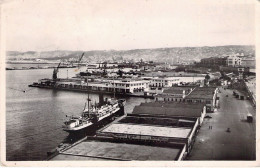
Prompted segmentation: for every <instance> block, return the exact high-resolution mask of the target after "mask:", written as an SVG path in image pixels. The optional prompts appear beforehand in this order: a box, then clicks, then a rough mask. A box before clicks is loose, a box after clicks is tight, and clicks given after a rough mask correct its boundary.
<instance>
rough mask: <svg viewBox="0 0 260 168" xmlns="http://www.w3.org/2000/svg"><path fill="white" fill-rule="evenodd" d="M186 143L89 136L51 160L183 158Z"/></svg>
mask: <svg viewBox="0 0 260 168" xmlns="http://www.w3.org/2000/svg"><path fill="white" fill-rule="evenodd" d="M185 149H186V146H185V144H179V145H168V146H167V147H165V146H163V145H161V146H160V145H159V146H158V145H155V144H152V143H151V144H149V145H147V144H140V143H138V144H137V143H126V142H120V141H118V140H114V139H104V138H94V137H93V138H88V139H86V140H84V141H82V142H80V143H79V144H76V145H74V146H72V147H70V148H68V149H65V150H63V151H60V152H59V154H58V155H56V156H54V157H52V158H50V159H49V160H50V161H61V160H63V161H64V160H68V161H69V160H82V161H83V160H84V161H109V160H110V161H112V160H116V161H132V160H136V161H149V160H150V161H155V160H170V161H174V160H175V161H179V160H182V159H183V157H184V154H185Z"/></svg>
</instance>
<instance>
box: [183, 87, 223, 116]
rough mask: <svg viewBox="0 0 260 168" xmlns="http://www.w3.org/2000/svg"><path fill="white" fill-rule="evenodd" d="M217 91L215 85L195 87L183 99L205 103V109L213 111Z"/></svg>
mask: <svg viewBox="0 0 260 168" xmlns="http://www.w3.org/2000/svg"><path fill="white" fill-rule="evenodd" d="M217 92H218V89H217V88H216V87H197V88H195V89H194V90H193V91H192V92H191V93H190V94H189V95H187V96H186V97H185V98H184V100H183V101H184V102H189V103H201V104H206V111H207V112H213V111H214V108H215V107H216V100H217Z"/></svg>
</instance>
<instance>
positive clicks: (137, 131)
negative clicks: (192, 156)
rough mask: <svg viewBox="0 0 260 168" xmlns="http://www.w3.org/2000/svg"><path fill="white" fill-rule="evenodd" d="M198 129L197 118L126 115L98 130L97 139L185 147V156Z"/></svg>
mask: <svg viewBox="0 0 260 168" xmlns="http://www.w3.org/2000/svg"><path fill="white" fill-rule="evenodd" d="M198 129H199V119H198V118H188V117H170V118H169V117H167V116H164V117H159V118H158V117H157V116H142V115H136V114H128V115H127V116H126V117H124V118H122V119H120V120H118V121H116V122H113V123H112V124H110V125H108V126H106V127H104V128H102V129H100V130H99V131H98V132H97V137H110V138H112V139H118V140H124V141H132V142H139V143H148V144H149V143H152V142H153V143H156V144H160V143H163V144H165V145H166V146H167V145H170V144H175V145H181V144H182V145H185V147H186V149H185V152H186V154H187V153H189V152H190V151H191V148H192V145H193V143H194V141H195V135H196V132H197V131H198Z"/></svg>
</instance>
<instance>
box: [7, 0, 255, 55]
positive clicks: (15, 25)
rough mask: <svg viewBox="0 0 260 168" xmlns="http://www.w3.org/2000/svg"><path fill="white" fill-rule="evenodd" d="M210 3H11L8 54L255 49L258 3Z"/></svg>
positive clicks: (137, 0)
mask: <svg viewBox="0 0 260 168" xmlns="http://www.w3.org/2000/svg"><path fill="white" fill-rule="evenodd" d="M188 2H190V3H188ZM209 2H210V1H207V2H206V1H179V0H164V1H161V0H124V1H122V0H17V1H12V2H9V3H7V4H5V5H4V8H3V14H4V15H3V16H4V24H5V28H6V50H9V51H10V50H12V51H50V50H85V51H87V50H111V49H114V50H128V49H138V48H140V49H141V48H164V47H190V46H217V45H254V44H255V30H254V29H255V25H254V22H255V9H254V4H252V3H251V4H249V3H248V2H249V1H239V2H240V3H229V2H226V1H215V2H214V3H209ZM244 2H247V3H244Z"/></svg>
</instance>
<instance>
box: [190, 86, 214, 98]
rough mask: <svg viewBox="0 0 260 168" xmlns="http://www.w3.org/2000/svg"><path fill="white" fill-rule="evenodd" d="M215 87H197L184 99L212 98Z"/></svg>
mask: <svg viewBox="0 0 260 168" xmlns="http://www.w3.org/2000/svg"><path fill="white" fill-rule="evenodd" d="M215 90H216V87H197V88H195V89H194V90H193V91H192V92H191V93H190V94H189V95H187V96H186V98H185V99H213V95H214V92H215Z"/></svg>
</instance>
